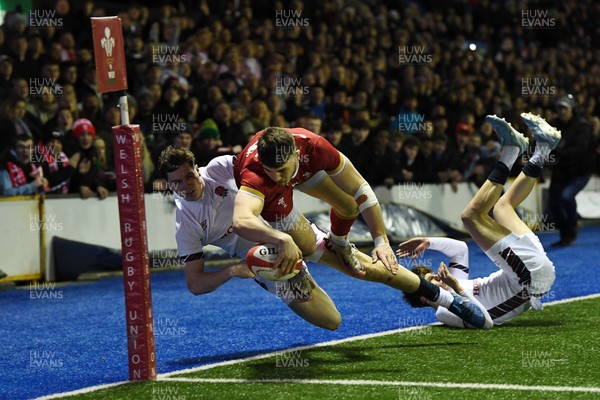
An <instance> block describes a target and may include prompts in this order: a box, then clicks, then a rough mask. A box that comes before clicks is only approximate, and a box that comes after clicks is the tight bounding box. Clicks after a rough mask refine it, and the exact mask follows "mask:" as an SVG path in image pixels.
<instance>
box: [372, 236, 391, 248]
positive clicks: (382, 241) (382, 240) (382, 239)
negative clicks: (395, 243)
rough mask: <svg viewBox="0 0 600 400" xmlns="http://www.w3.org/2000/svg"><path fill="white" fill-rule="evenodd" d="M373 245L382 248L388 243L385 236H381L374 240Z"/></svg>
mask: <svg viewBox="0 0 600 400" xmlns="http://www.w3.org/2000/svg"><path fill="white" fill-rule="evenodd" d="M373 243H374V244H375V247H377V246H380V245H382V244H388V242H386V241H385V236H384V235H381V236H377V237H376V238H375V239H374V240H373Z"/></svg>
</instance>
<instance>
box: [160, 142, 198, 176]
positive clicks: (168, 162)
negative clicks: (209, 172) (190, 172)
mask: <svg viewBox="0 0 600 400" xmlns="http://www.w3.org/2000/svg"><path fill="white" fill-rule="evenodd" d="M185 163H188V164H189V165H190V167H192V168H193V167H194V165H195V164H196V160H195V157H194V153H192V152H191V151H189V150H188V149H184V148H182V147H175V146H169V147H167V148H166V149H164V150H163V151H162V153H160V157H159V158H158V171H159V172H160V174H161V175H162V176H163V177H164V178H166V177H167V173H168V172H173V171H175V170H176V169H177V168H179V167H181V166H182V165H183V164H185Z"/></svg>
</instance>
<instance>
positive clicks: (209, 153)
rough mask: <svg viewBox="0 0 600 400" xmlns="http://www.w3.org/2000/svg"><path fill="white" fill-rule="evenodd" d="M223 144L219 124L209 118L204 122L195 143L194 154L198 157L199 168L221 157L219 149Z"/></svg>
mask: <svg viewBox="0 0 600 400" xmlns="http://www.w3.org/2000/svg"><path fill="white" fill-rule="evenodd" d="M220 144H221V137H220V135H219V128H218V127H217V123H216V122H215V121H214V120H213V119H212V118H208V119H205V120H204V121H203V122H202V125H201V127H200V133H199V134H198V138H197V139H196V140H195V141H194V146H192V152H193V153H194V155H195V156H196V162H197V163H198V166H201V167H203V166H205V165H206V164H208V162H209V161H210V160H212V159H213V158H214V157H216V156H218V155H219V151H218V147H219V145H220Z"/></svg>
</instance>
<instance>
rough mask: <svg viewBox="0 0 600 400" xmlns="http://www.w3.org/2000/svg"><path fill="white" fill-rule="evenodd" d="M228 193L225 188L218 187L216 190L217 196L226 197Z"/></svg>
mask: <svg viewBox="0 0 600 400" xmlns="http://www.w3.org/2000/svg"><path fill="white" fill-rule="evenodd" d="M227 192H228V190H227V189H225V188H224V187H223V186H217V188H216V189H215V194H216V195H217V196H221V197H226V196H227Z"/></svg>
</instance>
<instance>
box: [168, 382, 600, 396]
mask: <svg viewBox="0 0 600 400" xmlns="http://www.w3.org/2000/svg"><path fill="white" fill-rule="evenodd" d="M161 381H163V382H190V383H293V384H303V385H344V386H353V385H354V386H422V387H436V388H452V389H497V390H525V391H538V392H590V393H600V387H586V386H527V385H506V384H502V383H452V382H409V381H406V382H405V381H374V380H368V379H358V380H352V379H351V380H341V379H229V378H164V379H161Z"/></svg>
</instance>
